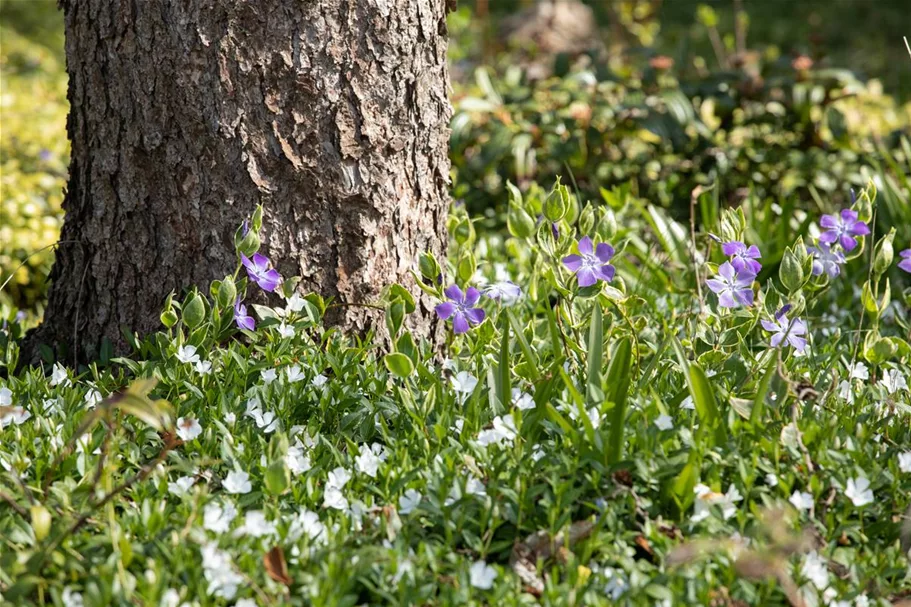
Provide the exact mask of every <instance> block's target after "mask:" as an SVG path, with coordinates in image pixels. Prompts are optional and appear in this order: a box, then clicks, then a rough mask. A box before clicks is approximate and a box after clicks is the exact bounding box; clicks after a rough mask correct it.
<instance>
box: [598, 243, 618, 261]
mask: <svg viewBox="0 0 911 607" xmlns="http://www.w3.org/2000/svg"><path fill="white" fill-rule="evenodd" d="M613 256H614V247H612V246H610V245H609V244H607V243H606V242H599V243H598V246H597V247H595V257H597V258H598V260H599V261H601V262H603V263H607V262H609V261H610V260H611V257H613Z"/></svg>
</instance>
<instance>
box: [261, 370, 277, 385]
mask: <svg viewBox="0 0 911 607" xmlns="http://www.w3.org/2000/svg"><path fill="white" fill-rule="evenodd" d="M259 376H260V378H261V379H262V380H263V383H264V384H266V385H269V384H271V383H272V382H274V381H275V379H276V378H277V377H278V371H276V370H275V369H266V370H264V371H263V372H262V373H260V375H259Z"/></svg>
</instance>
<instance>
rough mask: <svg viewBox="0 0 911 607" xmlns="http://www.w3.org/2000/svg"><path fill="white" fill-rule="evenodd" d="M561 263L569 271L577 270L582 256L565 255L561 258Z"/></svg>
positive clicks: (580, 265) (580, 264)
mask: <svg viewBox="0 0 911 607" xmlns="http://www.w3.org/2000/svg"><path fill="white" fill-rule="evenodd" d="M563 265H564V266H566V269H567V270H569V271H570V272H578V271H579V268H580V267H582V258H581V257H579V256H578V255H575V254H573V255H567V256H566V257H564V258H563Z"/></svg>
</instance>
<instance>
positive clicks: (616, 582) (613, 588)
mask: <svg viewBox="0 0 911 607" xmlns="http://www.w3.org/2000/svg"><path fill="white" fill-rule="evenodd" d="M601 575H603V576H604V577H605V578H607V584H605V586H604V593H605V594H607V596H608V597H609V598H610V600H612V601H617V600H618V599H619V598H620V597H621V596H623V593H624V592H626V591H627V590H629V582H628V581H627V580H626V576H625V575H623V572H621V571H617V570H616V569H613V568H611V567H607V568H605V569H604V570H603V571H602V572H601Z"/></svg>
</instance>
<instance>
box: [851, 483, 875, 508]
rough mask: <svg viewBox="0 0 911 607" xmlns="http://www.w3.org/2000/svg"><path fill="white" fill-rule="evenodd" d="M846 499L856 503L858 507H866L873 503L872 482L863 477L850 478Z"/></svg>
mask: <svg viewBox="0 0 911 607" xmlns="http://www.w3.org/2000/svg"><path fill="white" fill-rule="evenodd" d="M845 497H847V498H848V499H849V500H851V501H852V502H854V505H855V506H857V507H860V506H866V505H867V504H870V503H872V502H873V490H872V489H870V481H869V480H867V479H866V478H864V477H863V476H861V477H859V478H849V479H848V484H847V486H846V487H845Z"/></svg>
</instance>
